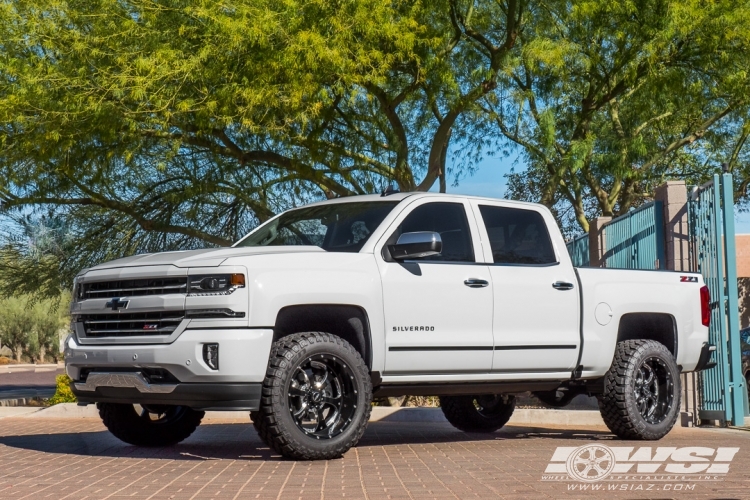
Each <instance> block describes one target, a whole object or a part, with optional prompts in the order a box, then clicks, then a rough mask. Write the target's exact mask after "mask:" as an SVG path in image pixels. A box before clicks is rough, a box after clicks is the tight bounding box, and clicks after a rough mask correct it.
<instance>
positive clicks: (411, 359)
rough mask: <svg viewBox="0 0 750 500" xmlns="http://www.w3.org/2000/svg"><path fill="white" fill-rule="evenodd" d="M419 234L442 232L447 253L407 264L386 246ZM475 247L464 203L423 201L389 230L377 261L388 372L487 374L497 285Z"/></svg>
mask: <svg viewBox="0 0 750 500" xmlns="http://www.w3.org/2000/svg"><path fill="white" fill-rule="evenodd" d="M443 199H445V198H441V200H443ZM467 209H468V211H467ZM417 231H434V232H437V233H439V234H440V236H441V239H442V242H443V250H442V253H441V254H440V255H436V256H432V257H427V258H422V259H415V260H412V261H402V262H396V261H395V260H393V259H392V258H390V254H389V253H388V250H387V245H389V244H393V243H395V242H396V240H397V239H398V237H399V236H400V235H401V234H403V233H408V232H417ZM476 242H478V233H477V229H476V225H475V221H474V218H473V215H472V212H471V207H470V205H469V204H468V203H467V202H464V201H463V200H457V201H455V202H444V201H440V202H437V201H430V199H429V198H427V199H421V200H418V201H416V202H414V203H413V204H412V205H410V206H409V207H407V209H406V211H405V213H404V214H401V216H400V217H399V218H398V219H396V221H395V222H394V224H393V226H392V229H391V230H390V231H389V232H388V233H386V237H385V241H384V244H382V245H379V246H378V249H382V251H381V252H380V254H379V255H377V256H376V258H377V260H378V266H379V267H380V272H381V277H382V284H383V305H384V312H385V328H386V333H385V339H386V357H385V374H387V375H408V374H416V373H419V374H448V373H472V372H474V373H476V372H489V370H490V368H491V366H492V342H493V338H492V285H491V282H490V272H489V268H488V266H486V265H483V264H478V263H477V261H476V259H475V256H476V255H477V254H481V246H479V245H476ZM472 280H473V281H472Z"/></svg>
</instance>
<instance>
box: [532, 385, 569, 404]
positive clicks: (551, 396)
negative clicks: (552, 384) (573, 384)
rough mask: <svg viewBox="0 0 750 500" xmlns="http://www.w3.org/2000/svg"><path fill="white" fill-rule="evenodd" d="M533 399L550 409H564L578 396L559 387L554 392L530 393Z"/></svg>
mask: <svg viewBox="0 0 750 500" xmlns="http://www.w3.org/2000/svg"><path fill="white" fill-rule="evenodd" d="M532 394H533V395H534V397H536V398H537V399H538V400H539V401H541V402H542V403H544V404H545V405H547V406H551V407H552V408H564V407H566V406H568V405H569V404H570V402H571V401H573V399H574V398H575V397H576V396H577V395H578V394H579V393H578V392H574V391H571V390H570V389H568V388H567V387H560V388H558V389H556V390H554V391H537V392H532Z"/></svg>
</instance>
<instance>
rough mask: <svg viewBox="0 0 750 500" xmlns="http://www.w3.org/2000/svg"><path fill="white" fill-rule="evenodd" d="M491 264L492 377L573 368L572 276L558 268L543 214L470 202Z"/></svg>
mask: <svg viewBox="0 0 750 500" xmlns="http://www.w3.org/2000/svg"><path fill="white" fill-rule="evenodd" d="M472 206H473V209H474V212H475V214H476V216H477V220H478V221H480V222H479V227H480V233H481V234H482V241H483V243H484V245H483V246H484V249H485V252H486V253H485V259H486V260H487V261H488V262H491V264H490V265H489V269H490V275H491V276H492V282H493V294H494V299H493V302H494V319H493V330H492V331H493V336H494V358H493V361H492V371H493V372H496V373H503V372H506V373H523V372H529V373H531V372H535V373H551V372H565V371H570V370H573V369H574V368H575V364H576V361H577V359H578V348H579V344H580V333H579V324H578V321H579V320H578V318H579V290H578V282H577V280H576V276H575V271H574V270H573V267H572V266H570V265H564V264H562V263H561V262H560V259H559V256H558V252H560V251H561V249H556V248H555V247H554V245H553V243H552V239H551V238H550V234H549V232H548V229H547V224H549V223H551V224H554V223H555V222H554V219H553V218H552V216H551V215H550V214H548V213H545V212H544V211H542V210H539V209H535V208H534V207H531V206H529V207H528V208H527V207H525V206H519V205H514V204H503V203H501V202H500V203H497V202H491V201H487V202H484V201H475V202H472Z"/></svg>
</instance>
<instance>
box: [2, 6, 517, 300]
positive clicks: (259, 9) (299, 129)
mask: <svg viewBox="0 0 750 500" xmlns="http://www.w3.org/2000/svg"><path fill="white" fill-rule="evenodd" d="M527 9H528V7H527V2H526V1H524V0H507V1H500V2H497V3H484V2H470V1H459V0H440V1H437V2H434V3H428V4H420V3H416V4H415V3H413V2H405V1H397V2H382V1H379V0H366V1H360V2H328V1H313V2H295V1H293V2H285V3H283V4H282V3H278V2H272V1H268V0H265V1H259V0H253V1H245V2H242V1H240V2H234V3H233V4H232V6H231V7H227V6H226V5H224V4H219V3H217V2H211V1H204V2H199V3H197V4H192V3H190V4H185V3H182V2H177V1H174V0H165V1H161V2H158V3H153V2H144V1H142V0H135V1H126V2H120V1H117V2H115V1H110V0H101V1H96V2H89V1H81V0H77V1H71V2H67V3H65V4H60V3H58V2H52V1H49V2H45V1H42V2H39V1H34V2H29V1H22V0H15V1H12V2H9V3H7V4H6V5H5V8H4V9H2V10H0V37H1V38H2V39H3V40H4V43H3V44H2V47H0V123H3V125H1V126H0V176H2V177H3V178H5V179H7V180H8V183H7V185H6V186H0V200H2V203H3V207H4V208H5V211H6V213H13V214H20V215H21V216H23V215H26V213H27V211H28V210H29V209H34V208H41V209H44V210H52V211H53V212H54V214H53V216H54V217H56V218H60V219H62V220H64V221H66V224H67V225H68V227H69V230H70V233H71V235H72V240H73V241H74V242H75V244H74V247H75V248H76V249H77V253H78V254H79V255H83V256H85V260H87V261H88V262H96V261H101V260H106V259H111V258H113V257H119V256H121V255H127V254H132V253H138V252H149V251H161V250H167V249H182V248H194V247H197V246H205V245H228V244H230V243H231V242H233V241H235V240H236V239H237V238H238V237H239V236H241V235H242V234H243V233H245V232H247V231H248V230H249V229H251V228H252V227H254V226H255V225H257V224H258V223H259V222H262V221H264V220H266V219H267V218H268V217H270V216H272V215H273V214H274V213H277V212H278V211H280V210H283V209H286V208H289V207H290V206H294V205H297V204H300V203H304V202H306V201H310V200H313V199H319V198H321V197H328V198H331V197H336V196H348V195H351V194H361V193H371V192H375V191H378V190H380V189H382V188H383V187H384V186H385V185H386V184H387V183H389V182H390V181H391V180H394V181H396V182H397V183H398V184H399V186H401V188H402V189H404V190H413V189H417V190H427V189H429V188H430V187H431V186H432V185H433V184H434V183H435V182H438V181H439V183H440V188H441V190H442V191H445V189H446V183H447V181H446V177H447V157H448V155H449V151H450V145H451V144H456V145H457V146H458V147H459V149H460V151H459V150H455V151H454V154H455V155H457V156H458V157H459V158H462V160H461V161H459V162H458V165H457V168H458V169H460V168H462V166H465V167H467V168H470V166H471V161H472V158H473V157H475V155H476V153H477V152H478V151H479V150H481V146H482V140H481V139H480V138H477V137H476V136H474V135H473V134H471V122H472V120H475V119H476V116H477V115H476V114H477V113H481V109H480V108H479V107H478V102H479V101H480V99H482V97H484V96H486V95H488V94H489V93H491V92H492V91H493V90H494V89H495V88H496V86H497V82H498V78H499V76H500V74H501V73H502V72H503V71H506V70H507V65H508V62H509V61H510V60H511V58H510V55H511V53H512V51H513V50H514V47H515V44H516V40H517V38H518V36H519V33H520V32H521V30H522V29H523V24H524V19H525V18H524V16H525V13H526V11H527ZM472 155H474V156H472ZM15 217H18V215H15ZM26 253H27V252H26V251H25V250H24V248H22V246H19V245H10V247H8V248H6V258H5V259H4V262H5V265H6V266H10V265H11V264H12V262H15V261H18V259H19V257H25V256H26ZM62 260H64V259H62ZM2 261H3V259H2V258H0V262H2ZM60 261H61V258H58V259H57V261H56V262H58V263H59V262H60ZM0 265H1V264H0ZM21 271H22V270H21ZM63 274H64V275H66V276H67V275H69V274H70V273H68V272H65V273H63ZM24 276H26V275H25V274H24ZM49 289H50V290H51V289H52V287H50V288H49Z"/></svg>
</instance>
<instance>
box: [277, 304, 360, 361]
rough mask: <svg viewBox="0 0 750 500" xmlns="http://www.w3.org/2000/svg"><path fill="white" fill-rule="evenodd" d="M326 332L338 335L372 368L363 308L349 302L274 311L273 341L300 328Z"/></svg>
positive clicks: (287, 307) (300, 306)
mask: <svg viewBox="0 0 750 500" xmlns="http://www.w3.org/2000/svg"><path fill="white" fill-rule="evenodd" d="M315 331H320V332H326V333H330V334H332V335H336V336H338V337H341V338H342V339H344V340H346V341H347V342H349V343H350V344H351V345H352V346H353V347H354V348H355V349H356V350H357V352H359V354H360V356H362V359H363V360H364V361H365V364H366V365H367V368H368V369H370V370H372V333H371V329H370V321H369V318H368V315H367V311H365V309H364V308H362V307H360V306H357V305H351V304H299V305H290V306H286V307H283V308H281V309H280V310H279V312H278V314H277V315H276V321H275V324H274V328H273V341H274V342H276V341H277V340H279V339H281V338H284V337H286V336H288V335H293V334H295V333H303V332H315Z"/></svg>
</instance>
